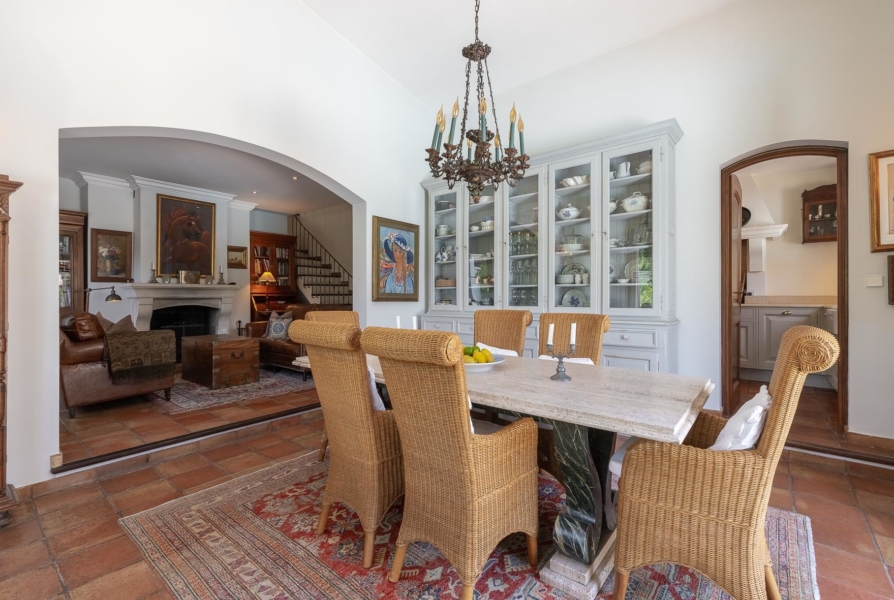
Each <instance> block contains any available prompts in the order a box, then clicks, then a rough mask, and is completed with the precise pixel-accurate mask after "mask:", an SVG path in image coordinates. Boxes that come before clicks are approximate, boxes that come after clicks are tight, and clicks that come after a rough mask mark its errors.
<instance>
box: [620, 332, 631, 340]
mask: <svg viewBox="0 0 894 600" xmlns="http://www.w3.org/2000/svg"><path fill="white" fill-rule="evenodd" d="M621 339H622V340H624V341H625V342H626V341H627V340H629V339H630V336H629V335H627V334H626V333H622V334H621Z"/></svg>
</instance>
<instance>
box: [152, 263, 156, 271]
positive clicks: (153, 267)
mask: <svg viewBox="0 0 894 600" xmlns="http://www.w3.org/2000/svg"><path fill="white" fill-rule="evenodd" d="M152 270H153V271H154V270H155V263H152Z"/></svg>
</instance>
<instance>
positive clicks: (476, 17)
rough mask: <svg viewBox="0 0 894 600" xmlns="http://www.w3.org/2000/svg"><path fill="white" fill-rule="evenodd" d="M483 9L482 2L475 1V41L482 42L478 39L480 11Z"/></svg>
mask: <svg viewBox="0 0 894 600" xmlns="http://www.w3.org/2000/svg"><path fill="white" fill-rule="evenodd" d="M479 8H481V0H475V41H476V42H480V41H481V40H480V39H478V9H479Z"/></svg>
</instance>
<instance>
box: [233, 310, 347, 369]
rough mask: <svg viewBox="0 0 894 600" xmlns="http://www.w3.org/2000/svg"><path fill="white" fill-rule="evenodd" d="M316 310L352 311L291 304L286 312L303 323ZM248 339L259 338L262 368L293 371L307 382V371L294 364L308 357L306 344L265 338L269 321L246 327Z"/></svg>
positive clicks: (256, 322)
mask: <svg viewBox="0 0 894 600" xmlns="http://www.w3.org/2000/svg"><path fill="white" fill-rule="evenodd" d="M316 310H351V308H350V307H349V306H345V305H344V304H290V305H288V306H287V307H286V309H285V311H283V312H282V313H279V314H285V313H286V312H291V313H292V320H293V321H303V320H304V316H305V315H306V314H307V313H309V312H311V311H316ZM246 330H247V331H248V337H253V338H258V345H259V347H260V357H259V359H260V364H261V366H262V367H273V370H274V372H275V371H276V369H279V368H283V369H291V370H293V371H299V372H301V373H303V374H304V380H305V381H307V371H306V370H305V369H302V368H301V367H296V366H295V365H293V364H292V361H294V360H295V359H296V358H298V357H299V356H307V350H306V349H305V347H304V344H300V343H295V342H293V341H291V340H270V339H267V338H265V337H264V333H265V332H266V331H267V321H255V322H253V323H249V324H248V325H247V327H246Z"/></svg>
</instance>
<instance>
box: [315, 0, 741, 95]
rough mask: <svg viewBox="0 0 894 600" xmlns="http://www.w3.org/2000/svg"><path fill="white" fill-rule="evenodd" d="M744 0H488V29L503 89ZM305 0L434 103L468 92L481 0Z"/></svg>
mask: <svg viewBox="0 0 894 600" xmlns="http://www.w3.org/2000/svg"><path fill="white" fill-rule="evenodd" d="M734 1H736V0H672V1H668V0H637V1H636V2H626V1H624V0H482V4H481V13H480V38H481V40H482V41H484V42H485V43H487V44H490V46H491V48H493V52H492V53H491V57H490V58H489V59H488V65H489V67H490V72H491V77H492V82H493V85H494V94H501V93H503V92H508V91H511V90H513V89H515V88H517V87H519V86H521V85H523V84H526V83H529V82H531V81H535V80H537V79H539V78H541V77H544V76H546V75H549V74H551V73H555V72H558V71H562V70H564V69H568V68H570V67H573V66H574V65H577V64H580V63H582V62H584V61H587V60H589V59H591V58H593V57H595V56H599V55H600V54H605V53H606V52H609V51H611V50H614V49H616V48H620V47H622V46H625V45H627V44H631V43H634V42H637V41H639V40H642V39H644V38H647V37H650V36H652V35H655V34H657V33H660V32H662V31H665V30H668V29H671V28H673V27H675V26H677V25H680V24H681V23H685V22H686V21H689V20H692V19H694V18H696V17H698V16H701V15H703V14H705V13H708V12H711V11H714V10H717V9H719V8H721V7H723V6H725V5H727V4H731V3H732V2H734ZM304 2H305V4H307V5H308V6H309V7H310V8H311V9H312V10H314V11H315V12H316V13H317V14H318V15H320V17H322V18H323V19H324V20H326V21H327V22H328V23H329V24H330V25H331V26H332V27H333V28H334V29H336V30H337V31H338V32H339V33H341V34H342V35H343V36H345V38H347V40H348V41H349V42H351V43H353V44H354V45H355V46H356V47H357V48H358V49H360V51H362V52H363V53H365V54H366V55H367V56H368V57H369V58H370V59H372V61H373V62H375V63H376V64H377V65H379V66H380V67H381V68H382V69H383V70H384V71H385V72H386V73H388V74H389V75H391V76H392V77H393V78H394V79H395V80H396V81H397V82H398V83H400V84H401V85H402V86H404V87H405V88H406V89H407V90H408V91H409V92H410V93H411V94H413V95H414V96H416V97H417V98H419V99H420V100H421V101H422V102H423V103H424V104H425V105H426V106H427V107H429V108H431V109H433V110H437V107H438V106H440V105H441V104H444V105H445V108H446V109H449V108H450V105H452V103H453V99H454V98H455V97H456V96H457V95H458V94H460V95H461V94H462V92H463V89H464V84H465V76H464V70H465V63H466V59H465V58H463V56H462V54H461V53H460V51H461V49H462V47H463V46H466V45H467V44H469V43H471V42H472V41H474V39H475V36H474V12H475V11H474V6H475V4H474V0H447V1H446V2H438V1H432V0H373V1H371V0H304ZM307 59H308V60H313V57H307ZM618 68H619V69H623V68H624V66H623V64H619V65H618ZM507 110H508V107H507Z"/></svg>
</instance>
